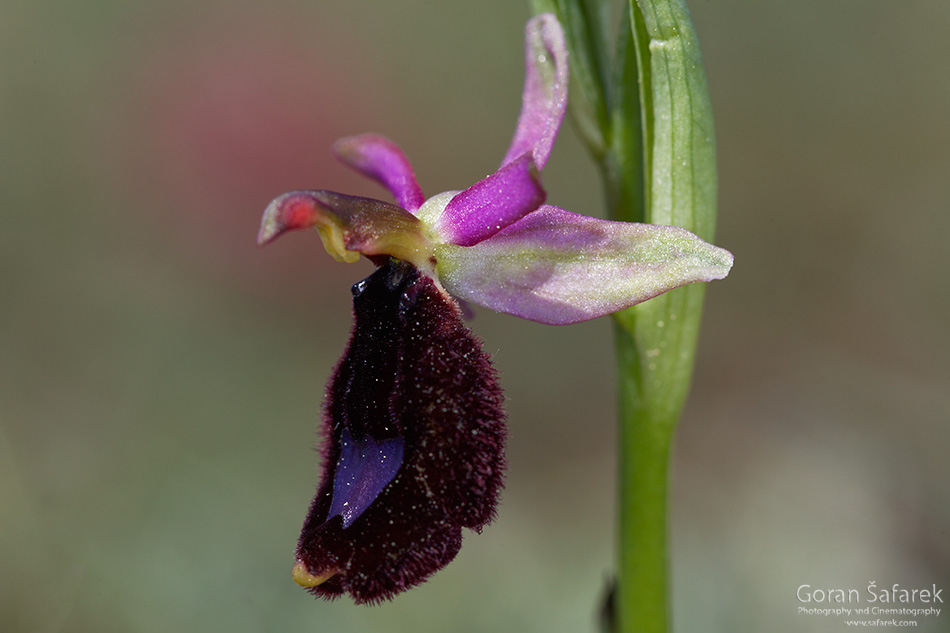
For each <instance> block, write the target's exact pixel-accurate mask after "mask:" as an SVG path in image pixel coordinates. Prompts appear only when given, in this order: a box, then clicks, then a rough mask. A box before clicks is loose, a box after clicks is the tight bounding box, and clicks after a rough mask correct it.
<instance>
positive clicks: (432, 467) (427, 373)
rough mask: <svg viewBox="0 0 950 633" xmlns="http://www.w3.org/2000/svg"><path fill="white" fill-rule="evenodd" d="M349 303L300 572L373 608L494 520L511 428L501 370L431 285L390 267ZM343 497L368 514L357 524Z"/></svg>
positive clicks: (301, 579)
mask: <svg viewBox="0 0 950 633" xmlns="http://www.w3.org/2000/svg"><path fill="white" fill-rule="evenodd" d="M353 307H354V317H355V324H354V328H353V335H352V337H351V339H350V343H349V345H348V346H347V351H346V353H345V354H344V356H343V359H342V360H341V361H340V363H339V364H338V365H337V368H336V369H335V370H334V374H333V377H332V378H331V381H330V384H329V386H328V388H327V400H326V405H325V408H324V419H323V432H324V435H325V437H326V442H325V444H324V449H323V450H324V465H323V475H322V476H321V481H320V484H319V487H318V490H317V493H316V495H315V497H314V499H313V502H312V504H311V507H310V510H309V512H308V514H307V518H306V519H305V521H304V526H303V529H302V530H301V534H300V539H299V541H298V545H297V552H296V558H295V564H294V568H293V570H292V573H293V576H294V580H295V581H297V582H298V584H302V585H304V586H306V587H307V588H308V589H309V590H310V592H311V593H313V594H314V595H318V596H321V597H324V598H328V599H332V598H334V597H336V596H338V595H340V594H342V593H346V594H349V595H350V596H351V597H352V598H353V599H354V601H355V602H357V603H376V602H379V601H381V600H385V599H388V598H391V597H392V596H393V595H395V594H396V593H399V592H401V591H404V590H406V589H408V588H409V587H412V586H415V585H417V584H419V583H421V582H423V581H425V580H426V579H427V578H428V577H429V576H431V575H432V574H433V573H435V572H436V571H438V570H439V569H441V568H442V567H443V566H445V565H446V564H448V563H449V562H450V561H451V560H452V559H453V558H454V557H455V555H456V554H457V553H458V551H459V547H460V546H461V542H462V529H463V528H469V529H473V530H480V529H481V528H482V527H484V526H485V525H486V524H487V523H488V522H489V521H490V520H491V519H492V518H493V517H494V514H495V507H496V505H497V502H498V496H499V494H500V492H501V487H502V481H503V474H504V470H505V465H506V463H505V458H504V440H505V436H506V434H507V430H506V424H505V416H504V410H503V408H502V400H503V397H502V393H501V389H500V387H499V386H498V383H497V372H496V371H495V370H494V369H493V368H492V366H491V361H490V359H489V357H488V356H487V354H485V353H484V351H482V350H481V346H480V341H479V340H478V339H477V337H475V335H474V334H473V333H472V332H471V330H469V329H468V328H467V327H465V325H464V323H463V322H462V317H461V313H460V310H459V307H458V304H456V303H455V301H454V300H452V299H451V298H450V297H449V296H448V295H447V294H445V292H444V291H443V290H441V289H439V288H438V287H436V285H435V282H434V280H433V279H432V278H431V277H429V276H427V275H425V274H423V273H422V272H420V271H419V270H418V269H416V268H415V267H414V266H412V264H409V263H407V262H403V261H399V260H390V261H389V262H388V263H387V264H386V265H385V266H382V267H380V268H378V269H377V270H376V272H374V273H373V274H372V275H370V276H369V277H368V278H366V279H365V280H363V281H362V282H360V283H358V284H356V285H355V286H354V302H353ZM353 438H355V440H356V442H357V443H358V442H359V441H361V440H362V441H363V442H364V443H365V444H366V445H369V446H370V447H371V448H370V450H362V449H361V448H360V447H359V446H356V445H354V444H353V441H354V440H353ZM390 438H397V439H398V441H396V442H392V441H389V439H390ZM347 443H350V444H351V445H350V446H349V447H348V446H347ZM397 444H398V447H399V451H403V452H401V453H400V454H398V455H397V453H399V451H396V450H394V449H395V448H396V447H397ZM376 448H379V449H380V450H381V451H382V452H384V453H385V454H386V460H387V461H388V460H390V459H392V460H393V462H392V463H393V464H395V463H396V462H397V461H398V462H399V467H398V469H396V470H395V472H394V471H393V469H391V468H389V467H388V466H387V465H386V464H384V463H379V462H377V461H376V457H375V456H376V452H375V451H376ZM354 474H355V476H354ZM350 484H353V485H354V487H353V489H350V488H349V486H350ZM344 501H346V502H351V503H353V504H355V505H356V506H358V510H359V512H358V513H355V514H354V515H351V521H350V523H349V524H347V517H346V513H345V512H341V509H342V508H343V503H342V502H344Z"/></svg>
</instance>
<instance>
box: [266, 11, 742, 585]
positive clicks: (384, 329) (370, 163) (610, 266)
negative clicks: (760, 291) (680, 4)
mask: <svg viewBox="0 0 950 633" xmlns="http://www.w3.org/2000/svg"><path fill="white" fill-rule="evenodd" d="M525 49H526V52H525V60H526V67H527V68H526V78H525V86H524V92H523V105H522V110H521V114H520V116H519V119H518V124H517V127H516V130H515V134H514V138H513V140H512V142H511V146H510V147H509V148H508V152H507V153H506V154H505V157H504V160H503V161H502V163H501V166H500V167H499V168H498V170H497V171H496V172H494V173H493V174H491V175H490V176H487V177H486V178H484V179H482V180H480V181H479V182H477V183H475V184H474V185H472V186H471V187H469V188H468V189H465V190H464V191H449V192H445V193H441V194H438V195H436V196H433V197H431V198H429V199H428V200H426V199H425V197H424V196H423V194H422V190H421V189H420V187H419V185H418V183H417V182H416V178H415V175H414V172H413V169H412V166H411V165H410V163H409V161H408V159H407V158H406V156H405V155H404V153H403V152H402V150H401V149H400V148H399V147H398V146H397V145H396V144H395V143H393V142H392V141H390V140H388V139H385V138H383V137H381V136H377V135H363V136H356V137H351V138H345V139H342V140H340V141H338V142H337V143H336V144H335V146H334V151H335V153H336V155H337V157H338V158H339V159H340V160H341V161H342V162H344V163H345V164H346V165H348V166H350V167H351V168H353V169H355V170H356V171H358V172H360V173H361V174H363V175H365V176H367V177H369V178H371V179H373V180H375V181H376V182H378V183H379V184H381V185H382V186H384V187H385V188H386V189H388V190H389V192H390V193H391V194H392V196H393V198H394V199H395V204H392V203H388V202H384V201H381V200H375V199H371V198H363V197H356V196H349V195H345V194H341V193H335V192H331V191H323V190H320V191H295V192H290V193H287V194H284V195H282V196H280V197H278V198H277V199H275V200H274V201H273V202H271V203H270V205H269V206H268V207H267V209H266V210H265V212H264V217H263V219H262V223H261V230H260V234H259V236H258V242H259V243H260V244H266V243H268V242H270V241H272V240H274V239H275V238H277V237H278V236H280V235H282V234H283V233H286V232H288V231H290V230H296V229H305V228H312V227H315V228H316V229H317V230H318V232H319V234H320V237H321V238H322V240H323V244H324V246H325V248H326V250H327V251H328V252H329V253H330V255H331V256H333V257H334V258H335V259H337V260H339V261H345V262H354V261H356V260H357V259H358V258H359V256H360V255H364V256H366V257H367V258H369V259H370V260H372V261H373V262H374V263H376V264H377V265H378V266H379V267H380V268H379V269H378V270H377V271H376V272H375V273H373V274H372V275H370V277H368V278H367V279H365V280H363V281H362V282H360V283H358V284H356V285H355V286H354V287H353V294H354V313H355V325H354V329H353V335H352V337H351V339H350V343H349V346H348V348H347V351H346V352H345V353H344V356H343V359H342V360H341V361H340V363H339V365H338V366H337V368H336V370H335V372H334V374H333V376H332V378H331V380H330V384H329V386H328V389H327V402H326V404H325V416H324V433H325V436H326V439H327V443H326V444H325V448H324V460H323V468H324V471H323V476H322V479H321V483H320V486H319V489H318V491H317V495H316V498H315V499H314V501H313V504H312V505H311V508H310V511H309V513H308V516H307V518H306V520H305V523H304V527H303V531H302V533H301V537H300V540H299V542H298V546H297V553H296V561H295V564H294V568H293V576H294V579H295V580H296V581H297V582H298V583H299V584H301V585H303V586H306V587H308V588H310V590H311V592H313V593H314V594H316V595H320V596H322V597H326V598H333V597H336V596H338V595H339V594H342V593H348V594H349V595H350V596H351V597H353V599H354V600H355V601H356V602H358V603H359V602H378V601H380V600H384V599H388V598H391V597H392V596H393V595H395V594H396V593H399V592H400V591H403V590H405V589H407V588H409V587H412V586H414V585H417V584H419V583H420V582H422V581H424V580H425V579H426V578H428V577H429V576H430V575H431V574H433V573H434V572H435V571H437V570H438V569H440V568H442V567H443V566H444V565H446V564H448V563H449V562H450V561H451V560H452V558H454V556H455V555H456V553H457V552H458V550H459V547H460V544H461V528H462V527H467V528H470V529H474V530H477V531H480V530H481V528H482V527H484V525H485V524H487V523H488V522H489V521H490V520H491V519H492V518H493V516H494V514H495V506H496V504H497V499H498V495H499V492H500V488H501V486H502V477H503V472H504V467H505V458H504V438H505V435H506V429H505V421H504V413H503V409H502V395H501V390H500V388H499V387H498V385H497V380H496V376H495V371H494V369H493V368H492V367H491V364H490V361H489V358H488V356H487V355H486V354H485V353H484V352H482V351H481V346H480V343H479V341H478V339H477V338H476V337H475V335H474V334H472V332H471V331H470V330H469V329H468V328H467V327H466V326H465V325H464V323H463V321H462V315H461V310H460V308H459V304H458V302H457V300H458V299H461V300H465V301H469V302H472V303H475V304H478V305H481V306H485V307H488V308H490V309H492V310H495V311H498V312H503V313H506V314H511V315H514V316H518V317H521V318H525V319H529V320H532V321H537V322H539V323H545V324H552V325H562V324H569V323H576V322H579V321H585V320H588V319H593V318H596V317H599V316H603V315H606V314H610V313H613V312H616V311H618V310H621V309H623V308H626V307H629V306H631V305H634V304H636V303H640V302H642V301H645V300H647V299H650V298H652V297H655V296H657V295H659V294H661V293H663V292H666V291H668V290H671V289H673V288H676V287H679V286H682V285H684V284H688V283H692V282H698V281H711V280H714V279H721V278H723V277H725V276H726V274H727V273H728V271H729V268H730V267H731V265H732V255H731V254H729V253H728V252H727V251H725V250H723V249H721V248H718V247H715V246H713V245H711V244H708V243H706V242H704V241H703V240H701V239H700V238H699V237H697V236H696V235H694V234H692V233H690V232H688V231H686V230H684V229H681V228H677V227H671V226H653V225H647V224H636V223H625V222H613V221H607V220H600V219H595V218H592V217H588V216H584V215H580V214H577V213H572V212H570V211H566V210H564V209H560V208H558V207H555V206H551V205H546V204H544V202H545V198H546V194H545V191H544V189H543V188H542V185H541V180H540V172H541V170H542V169H543V168H544V166H545V164H546V163H547V160H548V157H549V156H550V153H551V148H552V146H553V144H554V141H555V138H556V136H557V133H558V130H559V129H560V126H561V122H562V120H563V117H564V113H565V110H566V108H567V87H568V63H567V49H566V46H565V42H564V34H563V32H562V30H561V26H560V24H559V23H558V22H557V19H556V18H555V17H554V16H553V15H551V14H542V15H538V16H536V17H534V18H533V19H531V20H530V21H529V22H528V25H527V28H526V43H525Z"/></svg>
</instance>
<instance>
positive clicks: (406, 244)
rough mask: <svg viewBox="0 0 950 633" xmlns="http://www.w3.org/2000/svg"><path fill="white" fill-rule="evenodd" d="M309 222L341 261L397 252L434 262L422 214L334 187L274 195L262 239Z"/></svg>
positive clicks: (398, 255)
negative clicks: (352, 194)
mask: <svg viewBox="0 0 950 633" xmlns="http://www.w3.org/2000/svg"><path fill="white" fill-rule="evenodd" d="M308 228H316V229H317V231H319V233H320V238H321V239H322V240H323V246H324V247H325V248H326V249H327V252H328V253H329V254H330V255H331V256H332V257H333V258H334V259H335V260H337V261H340V262H350V263H352V262H355V261H356V260H357V259H359V256H360V255H365V256H366V257H370V258H373V257H377V258H378V257H382V256H392V257H396V258H398V259H401V260H404V261H407V262H411V263H413V264H415V265H416V266H417V267H419V268H423V269H428V268H431V264H430V263H429V260H430V257H431V256H432V245H431V244H430V242H429V240H428V239H427V238H426V237H425V235H424V234H423V226H422V222H420V221H419V219H418V218H416V217H415V216H414V215H412V214H411V213H409V212H408V211H406V210H405V209H403V208H401V207H397V206H396V205H394V204H389V203H388V202H383V201H381V200H374V199H373V198H361V197H359V196H348V195H345V194H341V193H336V192H333V191H291V192H290V193H285V194H284V195H282V196H280V197H278V198H276V199H274V201H273V202H271V203H270V204H269V205H268V206H267V209H265V210H264V217H263V218H262V219H261V230H260V233H258V236H257V243H258V244H260V245H262V246H263V245H264V244H267V243H269V242H271V241H273V240H275V239H277V238H278V237H279V236H281V235H283V234H284V233H286V232H287V231H293V230H297V229H308Z"/></svg>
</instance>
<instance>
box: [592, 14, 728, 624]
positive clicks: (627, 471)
mask: <svg viewBox="0 0 950 633" xmlns="http://www.w3.org/2000/svg"><path fill="white" fill-rule="evenodd" d="M626 17H627V18H628V19H629V24H630V27H629V31H626V34H625V35H622V37H621V40H620V46H619V47H618V49H617V54H616V57H615V69H614V70H615V72H614V79H613V84H612V92H611V94H612V99H611V112H612V125H611V130H610V134H609V135H608V139H609V142H608V148H609V149H608V151H607V152H606V155H605V157H604V160H603V161H602V163H603V165H604V174H605V185H606V189H607V200H608V204H609V206H610V209H609V210H610V212H611V216H612V217H614V218H616V219H621V220H627V221H640V222H650V223H653V224H669V225H677V226H682V227H684V228H686V229H689V230H690V231H693V232H694V233H696V234H698V235H700V236H701V237H703V238H704V239H707V240H711V239H712V233H713V231H714V227H715V213H716V204H715V198H716V163H715V147H714V144H713V124H712V109H711V107H710V104H709V93H708V89H707V87H706V79H705V74H704V71H703V66H702V59H701V57H700V54H699V44H698V41H697V39H696V35H695V32H694V31H693V27H692V23H691V20H690V17H689V11H688V10H687V8H686V5H685V1H684V0H630V2H629V4H628V12H627V14H626ZM704 291H705V288H704V287H703V285H701V284H694V285H691V286H687V287H684V288H679V289H677V290H674V291H671V292H669V293H666V294H665V295H662V296H660V297H657V298H655V299H652V300H650V301H648V302H646V303H643V304H640V305H637V306H634V307H633V308H630V309H628V310H625V311H623V312H621V313H618V314H617V315H616V318H615V341H616V353H617V366H618V389H619V400H618V405H619V418H620V419H619V425H620V430H619V451H620V454H619V456H618V457H619V480H620V481H619V495H620V499H619V535H618V583H617V595H616V602H615V604H616V608H617V613H616V621H615V623H614V632H615V633H633V632H634V631H636V632H637V633H666V632H667V631H668V630H669V626H670V625H669V622H670V601H669V598H668V592H669V577H668V574H669V560H668V559H669V553H668V552H669V547H668V543H667V538H668V527H667V520H668V509H667V508H668V494H669V491H668V482H669V468H670V449H671V447H672V444H673V437H674V432H675V430H676V425H677V423H678V421H679V419H680V415H681V413H682V409H683V405H684V403H685V401H686V395H687V393H688V391H689V385H690V382H691V379H692V370H693V363H694V358H695V354H696V342H697V339H698V334H699V325H700V319H701V316H702V304H703V295H704Z"/></svg>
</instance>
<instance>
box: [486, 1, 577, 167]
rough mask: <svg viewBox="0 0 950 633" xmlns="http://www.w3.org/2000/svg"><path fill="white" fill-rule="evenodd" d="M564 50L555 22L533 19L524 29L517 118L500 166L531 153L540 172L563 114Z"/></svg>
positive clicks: (545, 16)
mask: <svg viewBox="0 0 950 633" xmlns="http://www.w3.org/2000/svg"><path fill="white" fill-rule="evenodd" d="M567 84H568V71H567V47H566V46H565V44H564V32H563V31H562V30H561V25H560V24H559V23H558V21H557V18H555V17H554V15H552V14H550V13H543V14H541V15H538V16H535V17H534V18H533V19H531V20H530V21H529V22H528V25H527V27H525V81H524V94H523V96H522V105H521V115H520V116H519V117H518V127H517V129H516V130H515V135H514V138H513V139H512V140H511V147H509V148H508V153H507V154H506V155H505V160H503V161H502V163H501V164H502V165H507V164H508V163H510V162H511V161H513V160H515V159H517V158H518V157H519V156H521V155H522V154H524V153H525V152H531V155H532V157H533V158H534V163H535V165H537V166H538V169H543V168H544V165H545V164H546V163H547V162H548V156H550V154H551V146H553V145H554V139H555V138H557V133H558V130H559V129H560V127H561V121H562V120H563V118H564V112H565V111H566V110H567Z"/></svg>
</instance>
